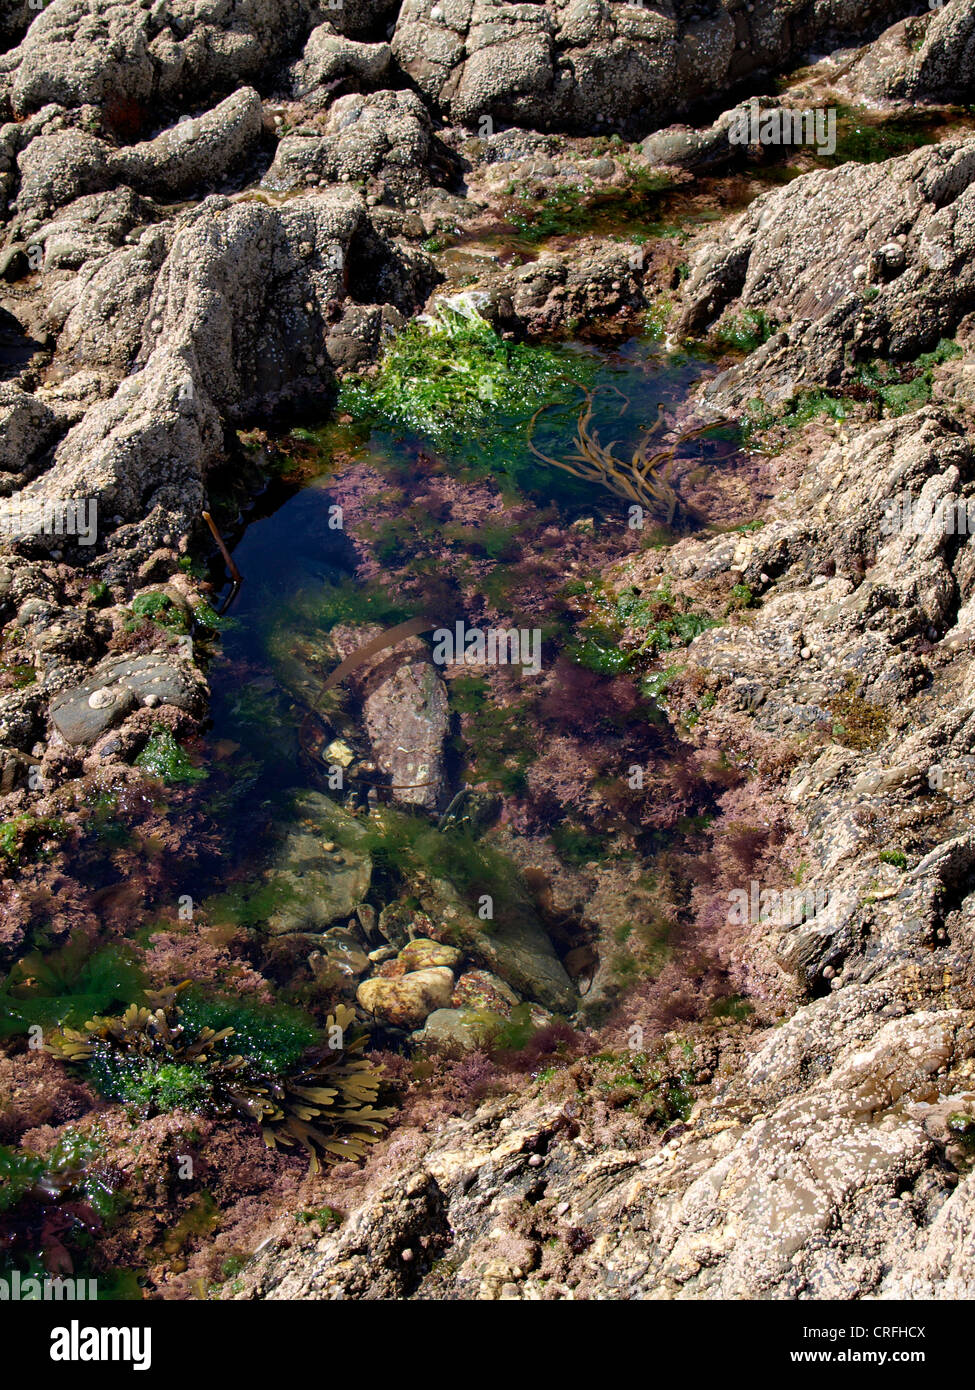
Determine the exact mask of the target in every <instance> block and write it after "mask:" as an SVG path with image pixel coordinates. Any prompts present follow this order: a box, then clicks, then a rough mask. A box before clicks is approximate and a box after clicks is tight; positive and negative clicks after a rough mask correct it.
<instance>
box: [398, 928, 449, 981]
mask: <svg viewBox="0 0 975 1390" xmlns="http://www.w3.org/2000/svg"><path fill="white" fill-rule="evenodd" d="M460 958H461V953H460V951H458V950H457V948H456V947H454V946H447V945H446V944H445V943H444V942H442V941H430V940H428V939H427V938H425V937H422V936H417V937H414V938H413V940H412V941H410V942H408V943H407V945H406V946H404V947H403V949H402V951H400V953H399V955H398V956H397V957H396V964H397V966H401V967H402V970H403V973H404V974H406V973H407V972H408V971H411V970H426V969H428V968H429V967H431V966H439V965H445V966H447V968H448V969H450V970H453V969H454V968H455V967H456V966H457V965H458V964H459V962H460Z"/></svg>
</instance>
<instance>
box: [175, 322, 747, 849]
mask: <svg viewBox="0 0 975 1390" xmlns="http://www.w3.org/2000/svg"><path fill="white" fill-rule="evenodd" d="M553 351H554V353H555V354H556V356H557V357H558V359H559V361H560V362H561V364H562V366H563V368H564V381H563V382H561V383H560V386H559V392H558V394H557V395H556V397H555V398H554V399H553V401H552V403H551V405H550V406H547V407H546V408H544V409H542V410H541V411H539V409H538V407H537V406H534V405H531V404H530V405H526V406H517V407H515V408H512V409H499V410H497V411H493V410H488V411H487V412H486V420H485V423H484V425H483V427H482V428H478V429H476V430H474V431H473V432H472V433H471V434H470V435H468V436H467V437H465V438H451V439H449V440H447V441H446V442H443V441H442V442H439V443H438V444H436V445H432V444H431V443H430V442H429V440H428V439H425V438H424V437H423V436H421V435H420V434H418V433H416V432H411V431H408V430H399V431H395V432H394V431H391V430H388V429H382V428H373V429H372V430H369V429H368V428H361V429H355V428H353V427H349V426H344V427H341V426H329V427H326V428H324V429H322V430H320V431H318V432H317V434H316V435H314V436H309V435H307V434H305V433H304V432H302V435H301V438H300V439H296V438H294V437H292V438H290V439H289V438H285V439H283V440H281V441H279V443H280V445H281V447H282V448H284V449H285V450H287V449H288V448H289V447H294V448H296V449H297V450H298V451H299V452H300V455H301V458H302V462H303V465H304V466H303V470H302V475H301V477H302V481H301V482H300V483H298V484H291V485H289V484H288V483H287V481H286V479H287V474H285V481H284V483H283V484H280V485H278V486H276V487H275V488H274V489H273V490H272V492H270V493H269V494H266V495H265V497H264V498H262V499H259V500H258V502H257V504H256V505H255V508H254V511H253V514H252V515H251V516H250V518H249V519H247V520H246V521H245V524H244V525H243V528H242V530H241V532H240V534H239V538H238V539H237V540H236V543H235V544H233V550H232V553H233V556H234V560H235V562H236V564H237V565H238V567H239V569H240V571H241V573H242V574H243V576H244V582H243V584H242V585H241V586H240V588H239V591H237V592H233V591H232V590H231V588H230V586H229V583H228V582H225V584H224V589H223V593H222V596H221V597H222V603H221V607H222V609H223V611H224V614H225V627H224V630H223V632H222V635H221V641H220V650H219V653H218V655H217V657H216V659H215V660H214V662H213V665H212V667H211V670H210V672H209V677H210V681H211V686H212V691H213V705H212V727H211V730H210V733H209V735H208V738H207V745H208V750H209V751H210V752H212V750H213V749H216V750H218V751H219V752H220V753H221V754H222V756H221V759H220V760H219V761H218V763H217V767H218V770H219V780H220V781H221V782H223V780H224V776H226V777H227V778H228V779H229V780H231V781H233V779H234V778H235V776H236V778H237V780H238V784H239V785H243V784H246V785H247V787H248V792H247V796H246V798H242V799H241V801H240V802H239V804H238V807H237V809H236V810H231V809H230V807H228V812H229V814H228V815H227V817H226V819H225V823H224V830H225V832H226V834H227V837H228V850H229V849H230V846H231V845H232V844H233V841H234V838H235V831H236V830H237V829H238V828H242V829H243V830H244V832H245V834H244V841H245V843H249V840H250V831H251V829H252V827H253V824H254V821H255V810H256V808H257V807H258V806H259V805H263V804H265V802H267V803H268V804H270V802H273V801H274V799H275V798H277V797H279V796H280V794H281V793H283V792H285V791H287V790H288V789H292V788H295V787H300V786H302V785H305V783H306V782H307V756H306V754H307V749H303V745H302V724H303V721H304V720H305V718H306V716H307V715H308V714H309V713H312V712H315V711H316V709H317V708H318V706H319V700H318V695H319V693H320V692H319V691H316V690H315V689H314V674H313V673H314V672H315V671H316V669H317V675H318V678H319V679H320V681H321V683H322V684H324V680H325V679H326V678H327V674H328V669H329V668H328V666H327V665H326V664H324V663H325V660H326V658H324V656H323V653H322V651H321V649H320V647H317V646H316V640H317V638H318V637H320V636H324V635H326V634H327V632H328V630H329V629H330V627H332V626H333V625H335V624H336V623H342V624H349V623H353V624H354V623H363V622H372V623H379V624H382V625H385V626H392V625H393V624H394V623H396V622H398V621H402V620H403V619H404V618H408V617H411V616H414V615H415V614H418V613H425V612H429V613H431V614H432V615H434V616H435V617H438V618H442V622H443V625H444V626H448V627H449V626H452V625H453V624H454V623H455V622H456V621H458V620H464V619H467V620H468V621H471V622H474V621H476V619H477V618H478V617H479V616H481V615H483V612H484V611H485V610H484V607H483V600H484V597H485V594H487V595H489V596H490V598H491V602H490V611H491V612H492V613H493V614H494V615H495V617H496V619H497V620H498V621H506V622H508V623H509V624H511V625H522V626H524V625H525V624H526V623H528V624H529V625H531V626H533V627H534V626H535V625H536V624H539V623H540V624H542V626H543V629H544V630H545V660H546V663H547V664H548V665H549V666H551V664H552V663H554V662H555V661H556V660H557V659H558V658H559V656H560V655H561V654H562V650H563V648H564V647H567V646H568V645H570V644H571V642H572V639H573V634H572V630H571V622H569V621H568V620H566V619H565V617H564V614H563V615H561V621H559V620H558V619H557V618H553V613H552V611H551V609H552V607H553V599H555V598H556V590H557V589H559V588H561V587H562V585H561V584H555V585H553V584H552V582H551V579H550V577H549V576H548V575H546V576H545V579H544V582H543V584H542V588H543V590H544V592H543V594H542V595H541V596H540V601H539V602H534V603H533V601H532V597H531V595H528V596H526V595H525V594H524V593H520V592H519V588H518V586H517V585H514V586H513V588H512V592H511V593H510V594H509V599H508V607H507V609H506V607H505V592H506V587H505V586H506V580H507V579H517V576H518V572H519V570H520V569H523V568H524V567H525V566H526V564H527V565H528V566H529V567H530V564H531V561H532V559H533V558H534V559H536V560H538V559H541V558H542V557H543V556H551V555H552V554H553V552H554V554H555V556H556V558H557V556H558V552H559V550H560V549H561V547H562V544H563V537H564V536H571V537H572V539H573V541H576V540H578V539H579V538H580V537H581V538H583V539H584V540H586V539H588V538H591V549H592V552H593V557H594V559H601V558H603V557H604V556H609V555H612V554H614V553H625V552H626V550H627V549H635V548H638V547H639V546H640V544H642V543H644V541H645V539H649V538H650V537H651V536H652V537H653V541H654V543H656V544H665V543H667V541H668V540H669V539H673V538H675V537H676V535H678V534H679V533H680V532H681V531H685V532H686V531H687V530H695V529H700V527H701V526H703V525H707V518H706V517H705V516H703V515H702V514H701V509H700V508H697V507H695V508H694V509H693V513H691V512H686V511H685V512H680V513H679V514H678V515H675V516H674V517H673V518H672V524H671V528H668V526H667V525H666V524H664V522H665V518H666V511H667V503H666V499H664V501H663V502H662V504H661V507H662V510H661V512H660V513H659V514H654V512H653V511H652V510H649V509H646V508H644V509H643V514H642V516H640V515H634V508H635V507H637V506H638V504H635V503H634V502H633V500H632V499H627V498H625V497H621V496H619V495H617V494H616V493H615V492H614V491H612V490H610V489H609V488H607V487H605V486H602V485H600V484H599V483H597V482H594V481H587V480H584V479H580V478H578V477H575V476H573V475H571V474H570V473H568V472H565V471H563V470H562V469H561V468H559V467H556V466H552V465H551V464H549V463H546V462H545V461H543V459H542V458H540V457H539V455H538V454H536V453H534V452H533V451H532V448H531V445H532V444H534V445H535V447H536V449H537V450H538V451H539V454H542V455H545V456H546V457H549V458H552V459H556V460H563V459H571V457H572V455H573V453H574V451H575V450H576V448H577V446H578V442H579V440H578V435H579V418H580V414H581V413H582V412H583V410H584V409H585V408H586V405H587V403H588V404H590V405H591V411H592V418H591V421H589V422H588V424H587V426H586V434H587V437H588V438H589V439H590V440H594V441H596V442H597V444H598V446H600V447H602V448H604V449H610V448H611V449H612V452H613V455H614V457H615V458H617V459H618V460H619V461H620V463H621V465H625V464H626V462H627V461H628V460H630V459H631V458H632V456H633V454H634V453H635V452H636V451H638V450H639V449H640V446H641V444H643V443H644V442H645V440H646V436H647V431H648V429H649V427H650V426H651V425H653V424H654V423H655V422H657V421H658V420H659V422H660V423H659V427H658V429H659V433H660V435H661V437H662V438H663V439H664V440H666V438H668V437H669V439H670V441H671V443H672V444H674V445H675V449H676V452H675V459H676V464H675V467H676V469H677V470H678V471H680V472H682V473H683V475H684V477H685V478H686V477H687V476H688V475H690V476H691V477H692V478H693V479H694V480H695V481H696V482H697V483H701V482H702V481H704V482H705V483H706V484H710V485H713V484H714V482H715V480H716V479H720V478H721V477H722V476H723V475H725V474H729V475H730V474H731V473H732V472H733V471H734V470H735V469H736V467H739V466H740V464H741V461H742V455H741V453H740V451H739V447H738V441H737V435H736V432H735V430H734V428H733V427H729V426H723V425H722V423H721V422H716V423H714V424H713V426H712V428H711V429H710V430H709V431H708V432H707V433H706V434H705V435H704V436H702V437H696V438H691V439H688V440H686V441H685V442H683V443H681V442H680V436H681V433H682V431H683V430H685V429H686V428H687V426H688V422H689V420H690V418H691V415H692V413H693V412H691V411H690V410H689V407H688V395H689V392H690V390H691V388H692V387H693V386H694V385H695V384H696V383H697V382H698V381H699V380H700V379H701V377H702V376H703V375H704V374H705V373H706V372H708V371H710V370H712V368H711V366H710V364H709V363H708V361H707V360H706V359H704V358H703V357H691V356H688V355H686V354H683V353H671V352H668V351H667V350H666V349H665V348H664V347H663V346H662V345H661V344H660V343H659V342H657V341H654V340H651V339H644V338H633V339H631V340H630V341H628V342H625V343H623V344H622V345H620V346H619V347H616V348H614V349H612V350H606V349H600V348H596V347H593V346H591V345H584V344H569V345H565V346H560V347H557V348H555V349H554V350H553ZM533 420H534V423H533ZM696 423H697V424H701V423H702V422H701V420H700V419H697V421H696ZM576 466H578V464H576ZM309 475H311V476H309ZM431 479H432V480H433V482H434V485H435V487H434V490H437V491H439V492H440V493H441V494H443V496H442V498H441V500H442V501H443V500H444V498H445V499H446V505H445V506H444V509H443V513H442V515H440V516H439V517H437V516H433V515H431V510H430V506H431V502H430V494H431V486H430V485H431ZM350 480H351V482H352V484H353V485H352V486H351V490H350ZM691 490H693V486H692V488H691ZM350 491H351V497H352V502H351V505H350V501H349V498H350ZM678 491H682V487H681V484H680V483H678ZM682 495H683V494H682ZM739 519H742V520H749V519H750V518H748V517H745V518H739ZM357 575H358V576H359V577H358V578H357ZM571 577H572V576H571V574H570V572H568V571H567V572H566V574H565V575H564V576H563V583H564V582H565V581H566V580H568V579H570V578H571ZM478 595H479V596H480V598H481V600H482V604H481V606H480V608H479V609H478V605H477V603H476V598H477V596H478ZM472 600H473V602H472ZM554 606H555V608H557V607H558V604H557V603H556V604H555V605H554ZM472 610H473V611H472ZM302 652H304V653H305V658H306V665H305V667H304V669H303V670H301V671H298V670H297V669H296V667H297V666H298V665H300V659H301V653H302ZM296 656H297V657H298V658H299V660H298V661H297V662H296V660H295V658H296ZM316 663H317V665H316ZM334 664H335V663H334V658H333V665H334ZM614 675H615V672H613V671H612V669H608V670H607V672H606V674H605V679H606V680H607V681H609V680H612V679H613V678H614ZM482 713H483V717H484V718H485V719H486V720H488V721H490V720H491V719H492V718H495V717H496V715H497V711H496V710H494V711H492V710H491V707H490V701H488V703H487V705H486V707H485V708H484V710H483V712H482ZM475 733H476V731H475ZM462 745H463V740H461V744H460V745H459V746H457V747H455V749H454V756H453V757H452V760H451V764H450V779H451V780H450V781H449V782H448V784H447V785H446V786H445V788H444V792H443V796H442V798H441V800H442V802H444V803H446V801H449V799H450V797H451V796H452V795H453V794H454V793H455V792H456V791H457V790H458V789H459V787H460V786H462V785H464V783H465V781H468V780H469V779H470V777H471V774H472V772H475V773H476V771H477V768H476V767H475V768H473V769H472V768H471V767H470V765H469V758H468V757H467V756H466V750H465V748H464V747H463V746H462ZM227 749H230V750H231V751H230V752H229V753H228V752H226V751H225V750H227ZM234 769H237V772H236V773H235V771H234ZM499 789H500V790H504V788H503V787H501V788H499ZM211 793H212V788H211V789H207V790H205V791H201V795H202V796H204V797H207V796H208V795H210V794H211ZM248 852H250V851H249V850H248ZM231 857H232V852H231Z"/></svg>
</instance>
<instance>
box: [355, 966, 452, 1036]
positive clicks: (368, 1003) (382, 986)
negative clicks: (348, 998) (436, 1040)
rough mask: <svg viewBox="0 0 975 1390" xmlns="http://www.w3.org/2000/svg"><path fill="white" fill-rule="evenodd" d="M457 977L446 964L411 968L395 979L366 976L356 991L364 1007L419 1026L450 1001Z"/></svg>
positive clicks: (394, 1021) (385, 1018)
mask: <svg viewBox="0 0 975 1390" xmlns="http://www.w3.org/2000/svg"><path fill="white" fill-rule="evenodd" d="M453 987H454V977H453V974H452V972H451V971H450V970H449V969H447V967H446V966H430V967H428V968H426V969H422V970H414V971H411V972H410V973H409V974H408V975H401V976H399V977H398V978H397V979H395V980H389V979H383V978H382V977H375V978H373V979H371V980H363V982H362V984H361V985H360V986H359V988H358V990H357V991H356V999H357V1000H358V1002H359V1003H360V1004H361V1005H362V1007H363V1008H364V1009H365V1010H366V1011H367V1012H368V1013H371V1014H375V1015H376V1017H377V1018H380V1019H382V1020H383V1022H384V1023H389V1024H392V1025H393V1026H394V1027H396V1028H419V1027H420V1025H421V1024H422V1023H423V1022H424V1020H425V1019H426V1017H427V1015H428V1014H431V1013H432V1012H433V1011H434V1009H444V1008H446V1007H447V1005H448V1004H449V1003H450V996H451V992H452V990H453Z"/></svg>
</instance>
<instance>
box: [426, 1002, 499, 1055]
mask: <svg viewBox="0 0 975 1390" xmlns="http://www.w3.org/2000/svg"><path fill="white" fill-rule="evenodd" d="M490 1032H491V1025H490V1020H488V1019H486V1018H485V1016H484V1014H483V1013H480V1012H479V1011H478V1010H477V1009H434V1011H433V1013H431V1014H429V1015H428V1016H427V1020H426V1022H425V1023H424V1025H423V1027H422V1028H421V1029H420V1030H418V1031H417V1032H415V1033H413V1034H412V1041H413V1042H416V1043H418V1044H420V1045H421V1046H424V1045H425V1046H430V1047H437V1048H443V1049H444V1051H446V1052H452V1051H460V1052H477V1051H478V1050H479V1049H480V1048H482V1047H483V1046H484V1043H485V1040H486V1039H487V1037H488V1036H489V1034H490Z"/></svg>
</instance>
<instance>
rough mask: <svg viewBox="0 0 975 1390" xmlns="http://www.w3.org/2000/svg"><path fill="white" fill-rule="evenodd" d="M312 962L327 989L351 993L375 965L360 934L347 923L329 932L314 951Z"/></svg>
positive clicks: (315, 973)
mask: <svg viewBox="0 0 975 1390" xmlns="http://www.w3.org/2000/svg"><path fill="white" fill-rule="evenodd" d="M308 964H309V965H310V966H311V970H312V974H313V975H314V976H315V979H316V980H317V981H318V982H319V984H320V985H321V986H322V987H323V988H324V989H338V990H339V991H340V992H342V993H348V994H353V993H354V992H355V989H356V984H357V981H358V980H359V979H360V978H361V977H362V976H363V975H365V974H366V972H367V971H368V970H369V969H370V968H371V963H370V960H369V957H368V956H367V955H366V953H365V951H364V950H363V947H362V942H361V940H360V939H359V936H358V935H357V933H355V932H352V931H349V930H348V929H347V928H345V927H331V928H330V929H329V930H328V931H327V932H325V934H324V936H323V937H322V944H321V948H320V949H317V950H314V951H312V953H311V955H310V956H309V957H308Z"/></svg>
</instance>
